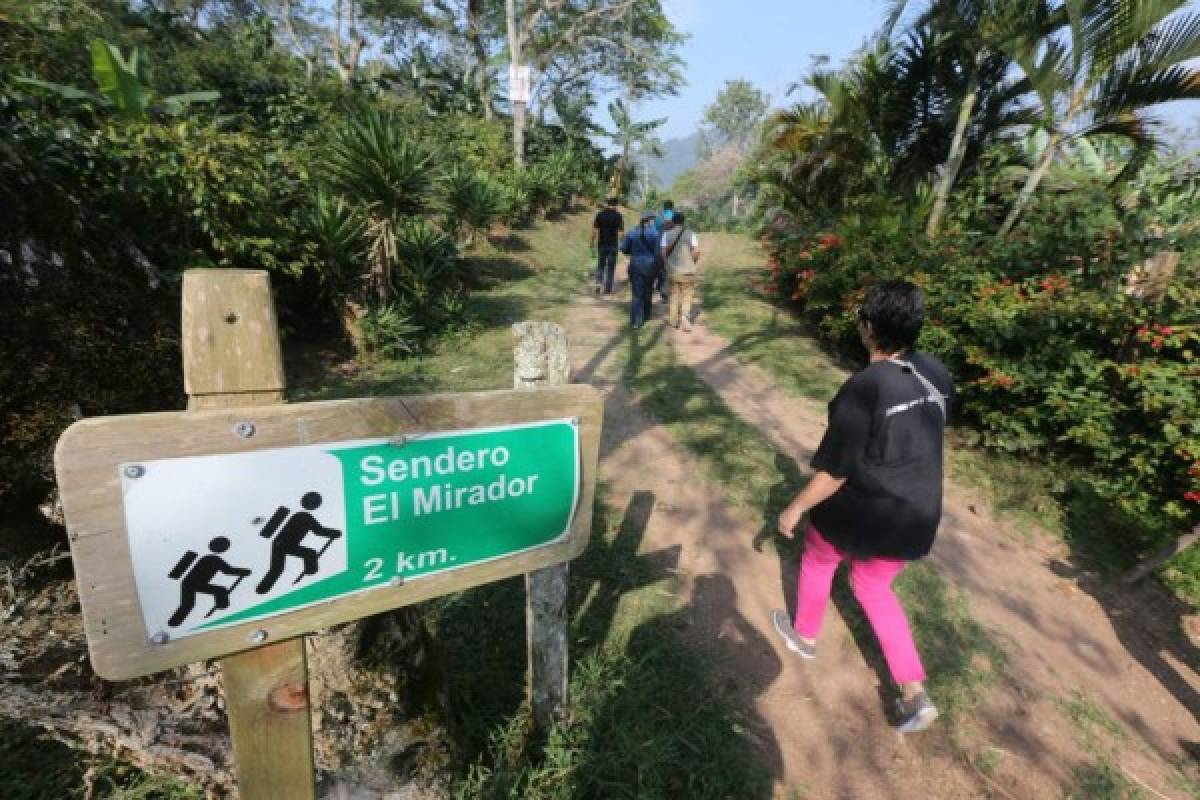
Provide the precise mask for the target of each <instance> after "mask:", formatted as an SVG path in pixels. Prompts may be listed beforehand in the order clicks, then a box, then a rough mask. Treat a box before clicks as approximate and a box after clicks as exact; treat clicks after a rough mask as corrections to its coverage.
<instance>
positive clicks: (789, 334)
mask: <svg viewBox="0 0 1200 800" xmlns="http://www.w3.org/2000/svg"><path fill="white" fill-rule="evenodd" d="M701 243H702V244H703V245H704V249H705V250H706V251H708V252H710V253H711V255H710V256H706V258H708V259H709V260H708V261H707V262H706V263H705V272H704V276H703V283H702V292H703V308H704V318H705V319H706V320H707V322H708V325H709V327H711V328H712V329H713V330H715V331H716V332H717V333H719V334H721V336H723V337H724V338H726V339H728V340H729V343H730V345H731V346H732V347H733V349H734V352H735V353H736V355H737V359H738V361H741V362H742V363H745V364H755V365H757V366H759V367H762V368H763V369H764V370H766V371H767V372H769V373H771V375H772V376H773V377H774V378H775V379H776V380H777V381H778V382H779V384H780V386H781V387H782V388H783V389H785V390H786V391H788V392H791V393H792V394H796V395H799V396H801V397H807V398H809V399H812V400H818V401H820V402H827V401H828V400H830V399H831V398H832V397H833V395H834V393H835V392H836V391H837V389H838V387H839V386H841V385H842V382H843V381H844V380H845V379H846V377H847V376H848V375H849V372H848V367H847V365H844V364H838V363H836V362H835V361H834V360H832V359H831V358H830V357H829V355H828V354H826V353H825V352H824V351H822V350H821V348H820V346H819V345H818V344H817V342H816V340H815V339H813V338H812V337H810V336H809V335H808V331H807V329H806V328H805V327H804V326H803V324H802V323H801V321H800V320H799V319H798V318H797V317H796V316H795V315H794V314H791V313H789V312H787V311H784V310H783V309H781V308H780V307H779V306H778V305H776V304H774V303H771V302H769V301H768V300H767V299H766V298H765V297H763V296H761V295H759V294H758V293H756V292H754V291H753V290H752V289H751V286H750V280H751V278H753V277H755V276H758V275H761V274H762V273H763V272H764V269H765V268H764V266H763V257H762V253H761V251H760V250H759V248H758V246H757V245H756V244H755V243H754V242H753V241H751V240H750V239H749V238H747V237H745V236H741V235H738V234H721V233H714V234H707V235H705V237H704V239H703V241H702V242H701Z"/></svg>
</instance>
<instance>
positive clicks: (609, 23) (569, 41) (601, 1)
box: [505, 0, 682, 164]
mask: <svg viewBox="0 0 1200 800" xmlns="http://www.w3.org/2000/svg"><path fill="white" fill-rule="evenodd" d="M505 29H506V31H507V34H508V35H507V39H508V53H509V65H510V71H511V74H519V72H520V70H521V68H523V67H527V68H528V69H529V82H530V88H531V90H532V89H533V88H535V87H537V86H538V85H539V84H540V83H542V81H543V78H545V77H546V76H547V74H548V73H550V72H551V71H552V70H558V71H559V72H560V73H561V74H563V75H566V76H567V78H568V79H567V80H566V82H564V83H560V86H567V85H572V84H571V83H570V77H571V76H572V75H574V76H583V77H584V78H586V76H587V75H589V74H590V75H591V77H592V78H593V79H595V80H599V79H600V78H602V77H603V76H606V75H608V76H613V77H615V78H619V77H624V76H627V75H629V74H631V73H633V72H635V71H636V72H638V73H640V77H639V78H637V80H636V81H635V84H636V86H635V94H637V95H638V96H648V95H651V94H660V93H662V92H664V91H668V90H669V89H670V88H672V87H673V86H674V85H677V83H678V79H679V70H678V64H679V60H678V58H677V57H676V56H675V55H674V49H675V48H676V47H677V46H678V44H679V43H680V42H681V41H682V37H681V36H680V35H679V34H678V33H677V32H676V31H675V29H674V28H673V27H672V26H671V24H670V21H669V20H668V19H667V17H666V15H665V14H664V13H663V11H662V8H661V3H660V2H659V0H644V1H643V2H640V3H639V2H637V0H505ZM580 62H583V64H584V65H586V66H584V67H581V66H580ZM631 65H636V69H631ZM587 83H588V81H587V80H586V79H585V80H576V82H575V83H574V84H573V88H575V89H578V88H579V87H580V86H581V85H586V84H587ZM531 94H532V92H531ZM554 94H555V92H553V91H548V92H545V93H541V96H540V97H539V98H537V99H539V100H540V102H541V103H542V104H543V107H544V106H545V105H548V104H552V103H553V98H554ZM529 99H534V98H529ZM529 99H527V98H524V97H520V98H518V97H513V98H510V100H511V103H512V110H513V159H514V161H516V162H517V163H518V164H520V163H523V162H524V157H525V152H524V150H525V148H524V134H525V123H526V117H527V115H528V111H529Z"/></svg>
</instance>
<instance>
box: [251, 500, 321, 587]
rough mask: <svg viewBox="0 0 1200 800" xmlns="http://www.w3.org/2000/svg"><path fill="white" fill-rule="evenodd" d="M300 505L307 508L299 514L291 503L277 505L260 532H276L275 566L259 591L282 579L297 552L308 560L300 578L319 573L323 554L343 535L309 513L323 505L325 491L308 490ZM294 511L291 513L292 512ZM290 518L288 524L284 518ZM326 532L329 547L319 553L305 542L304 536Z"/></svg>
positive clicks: (273, 542) (303, 559) (272, 562)
mask: <svg viewBox="0 0 1200 800" xmlns="http://www.w3.org/2000/svg"><path fill="white" fill-rule="evenodd" d="M300 505H302V506H303V507H304V509H305V510H304V511H297V512H296V513H295V514H292V513H291V510H290V509H288V507H287V506H280V507H279V508H277V509H275V513H274V514H272V515H271V519H270V521H269V522H267V524H266V525H264V526H263V529H262V530H261V531H259V534H258V535H259V536H262V537H264V538H266V539H270V538H271V537H272V536H274V537H275V538H274V540H273V541H272V542H271V568H270V569H269V570H268V571H267V574H266V575H265V576H263V579H262V580H261V581H259V583H258V586H257V587H256V588H255V590H254V591H256V592H257V593H258V594H266V593H267V592H269V591H271V589H272V588H273V587H274V586H275V582H276V581H277V580H279V576H280V575H282V574H283V569H284V567H286V566H287V560H288V557H289V556H295V557H296V558H299V559H300V560H301V561H303V562H304V572H302V573H301V574H300V578H303V577H304V576H305V575H316V574H317V569H318V563H317V562H318V561H319V560H320V558H321V555H322V554H323V553H324V552H325V548H327V547H328V546H329V545H330V544H331V543H332V542H333V540H334V539H337V538H339V537H340V536H341V535H342V532H341V531H337V530H334V529H333V528H326V527H324V526H322V525H321V523H319V522H317V519H316V517H314V516H313V515H312V514H310V513H308V512H309V511H316V510H317V509H318V508H320V507H321V495H319V494H317V493H316V492H308V493H307V494H305V495H304V497H302V498H300ZM289 514H290V516H289ZM285 519H286V520H287V523H286V524H285V523H284V522H283V521H284V520H285ZM281 524H282V525H283V530H280V531H279V534H278V535H276V534H275V531H277V530H279V526H280V525H281ZM310 533H311V534H314V535H316V536H322V537H324V538H325V539H326V540H327V541H326V543H325V547H322V548H321V552H320V553H318V552H317V551H316V550H313V549H312V548H311V547H305V546H304V545H303V542H304V537H305V536H307V535H308V534H310ZM300 578H297V579H296V580H295V581H294V583H299V582H300Z"/></svg>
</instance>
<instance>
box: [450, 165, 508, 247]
mask: <svg viewBox="0 0 1200 800" xmlns="http://www.w3.org/2000/svg"><path fill="white" fill-rule="evenodd" d="M445 186H446V188H445V204H446V228H447V229H448V230H451V231H453V232H454V233H455V235H456V236H457V237H458V238H460V239H463V238H465V240H466V242H467V243H468V244H469V243H470V242H471V240H472V239H473V238H474V235H475V233H476V232H478V231H484V230H487V229H488V228H490V227H491V225H492V223H493V222H495V221H496V219H497V218H498V217H499V216H500V214H501V213H502V212H503V211H504V198H503V196H502V194H501V190H500V189H499V187H497V186H496V185H495V184H494V183H493V182H492V181H491V180H489V179H488V178H487V177H485V176H479V175H476V174H475V173H474V172H472V171H471V170H469V169H466V168H465V167H461V166H456V167H453V168H451V169H450V170H448V171H447V173H446V183H445Z"/></svg>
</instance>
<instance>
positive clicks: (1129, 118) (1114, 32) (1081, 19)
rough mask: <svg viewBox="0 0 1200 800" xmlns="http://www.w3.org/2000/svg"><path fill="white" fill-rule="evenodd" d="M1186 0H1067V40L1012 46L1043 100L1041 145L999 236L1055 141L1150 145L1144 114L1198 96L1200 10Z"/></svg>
mask: <svg viewBox="0 0 1200 800" xmlns="http://www.w3.org/2000/svg"><path fill="white" fill-rule="evenodd" d="M1186 5H1188V3H1187V1H1186V0H1065V2H1064V4H1063V9H1064V12H1065V14H1066V19H1067V25H1066V27H1065V29H1064V30H1065V32H1066V35H1065V37H1059V36H1057V35H1052V36H1048V37H1044V38H1039V39H1034V40H1022V41H1017V42H1014V43H1013V44H1012V45H1010V49H1011V52H1012V55H1013V58H1014V60H1015V61H1016V62H1017V63H1018V64H1019V65H1020V66H1021V68H1022V69H1023V70H1024V72H1025V75H1026V76H1027V77H1028V78H1029V81H1030V83H1031V84H1032V85H1033V88H1034V90H1035V91H1036V93H1037V96H1038V98H1039V100H1040V102H1041V125H1042V126H1043V127H1044V128H1045V129H1046V131H1047V133H1049V139H1048V141H1047V143H1046V147H1045V150H1044V151H1043V152H1042V155H1041V157H1040V158H1039V159H1038V161H1037V163H1036V165H1035V166H1034V168H1033V170H1032V171H1031V172H1030V173H1029V176H1028V178H1027V179H1026V180H1025V184H1024V186H1022V187H1021V191H1020V193H1019V194H1018V195H1017V198H1016V201H1015V202H1014V203H1013V206H1012V209H1011V210H1010V211H1009V213H1008V216H1007V217H1006V218H1005V220H1004V223H1003V224H1002V225H1001V226H1000V231H999V233H998V235H999V236H1001V237H1004V236H1007V235H1008V234H1009V233H1011V232H1012V229H1013V227H1014V226H1015V225H1016V224H1017V220H1019V219H1020V218H1021V214H1022V213H1023V212H1024V210H1025V208H1026V206H1028V205H1029V201H1030V200H1031V199H1032V197H1033V195H1034V192H1036V191H1037V188H1038V185H1039V184H1040V183H1041V181H1042V178H1044V177H1045V175H1046V173H1047V172H1048V171H1049V169H1050V165H1051V164H1052V163H1053V161H1054V158H1055V156H1056V154H1057V153H1058V152H1059V149H1060V148H1061V146H1062V145H1063V144H1065V143H1068V142H1070V141H1073V140H1076V139H1080V138H1085V137H1088V136H1095V135H1099V134H1116V135H1119V136H1122V137H1125V138H1127V139H1129V140H1131V141H1132V142H1134V143H1135V145H1137V146H1138V147H1140V148H1150V147H1153V146H1155V145H1156V143H1157V139H1156V136H1155V131H1154V124H1155V123H1154V121H1153V120H1151V119H1148V118H1146V117H1145V116H1144V114H1143V113H1142V112H1144V111H1146V110H1147V109H1150V108H1153V107H1154V106H1157V105H1159V104H1160V103H1165V102H1169V101H1171V100H1179V99H1184V98H1200V69H1197V68H1196V67H1194V66H1192V65H1190V64H1189V63H1188V62H1189V61H1190V60H1191V59H1194V58H1197V57H1200V13H1195V12H1181V13H1177V12H1180V10H1181V9H1182V8H1183V7H1184V6H1186Z"/></svg>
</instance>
